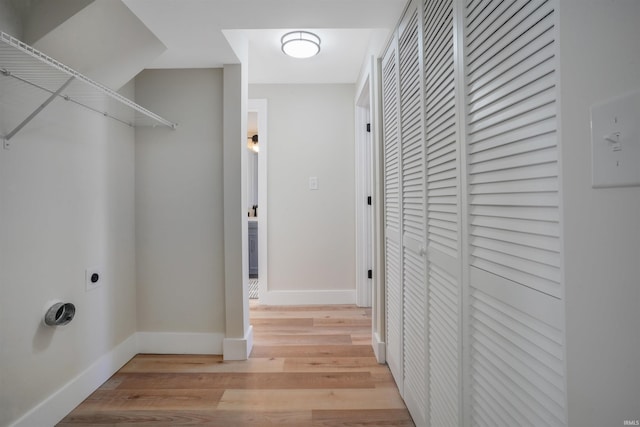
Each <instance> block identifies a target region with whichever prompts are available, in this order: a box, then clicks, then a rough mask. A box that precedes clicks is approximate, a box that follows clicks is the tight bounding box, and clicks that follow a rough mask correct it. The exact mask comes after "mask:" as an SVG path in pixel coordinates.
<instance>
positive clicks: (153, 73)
mask: <svg viewBox="0 0 640 427" xmlns="http://www.w3.org/2000/svg"><path fill="white" fill-rule="evenodd" d="M222 84H223V77H222V70H221V69H198V70H145V71H143V72H142V73H141V74H140V75H138V77H136V102H138V103H140V104H141V105H143V106H145V107H146V108H149V109H151V110H152V111H154V112H155V113H157V114H160V115H161V116H163V117H170V118H171V120H172V121H175V122H177V123H178V124H179V126H178V129H177V130H175V131H172V130H168V129H160V128H156V129H151V128H138V129H136V163H135V166H136V185H135V188H136V214H135V215H136V260H137V281H138V296H139V298H138V330H139V331H143V332H177V333H193V332H196V333H221V334H223V333H224V331H225V312H224V300H225V293H224V228H223V179H222V116H223V112H222V90H223V86H222ZM185 350H186V349H185Z"/></svg>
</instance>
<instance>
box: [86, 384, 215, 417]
mask: <svg viewBox="0 0 640 427" xmlns="http://www.w3.org/2000/svg"><path fill="white" fill-rule="evenodd" d="M223 393H224V390H222V389H218V390H205V389H181V390H171V389H159V388H153V389H148V390H126V389H125V390H122V389H117V390H97V391H96V392H94V393H93V394H91V396H89V397H88V398H87V399H86V400H85V401H84V402H82V403H81V404H80V405H79V406H78V408H77V409H76V411H77V412H78V413H83V412H94V411H97V410H101V411H123V410H124V411H132V410H147V411H148V410H198V409H200V410H207V409H209V410H210V409H214V408H215V407H216V406H217V404H218V401H219V400H220V398H221V397H222V395H223Z"/></svg>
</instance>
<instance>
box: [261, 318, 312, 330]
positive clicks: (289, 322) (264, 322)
mask: <svg viewBox="0 0 640 427" xmlns="http://www.w3.org/2000/svg"><path fill="white" fill-rule="evenodd" d="M313 323H314V319H313V318H312V317H307V318H296V317H292V318H290V319H280V318H270V317H264V318H260V319H258V318H252V319H251V324H252V325H253V326H254V327H256V326H259V330H260V331H263V330H265V327H267V326H284V327H292V326H308V327H311V326H313Z"/></svg>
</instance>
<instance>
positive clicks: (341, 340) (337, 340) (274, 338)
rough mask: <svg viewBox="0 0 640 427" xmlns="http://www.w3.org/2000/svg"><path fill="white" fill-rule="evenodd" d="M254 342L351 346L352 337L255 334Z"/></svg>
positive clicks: (273, 344)
mask: <svg viewBox="0 0 640 427" xmlns="http://www.w3.org/2000/svg"><path fill="white" fill-rule="evenodd" d="M253 340H254V342H255V343H256V344H259V345H272V346H286V345H320V346H324V345H340V344H343V345H351V335H346V334H342V335H319V334H314V335H312V334H306V335H287V334H262V333H259V332H258V333H256V332H254V334H253Z"/></svg>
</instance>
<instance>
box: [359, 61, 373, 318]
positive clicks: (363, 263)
mask: <svg viewBox="0 0 640 427" xmlns="http://www.w3.org/2000/svg"><path fill="white" fill-rule="evenodd" d="M370 74H371V73H370V72H369V73H367V74H366V75H365V76H364V79H365V80H364V82H363V83H362V84H361V85H362V86H363V87H362V89H361V90H360V92H358V93H357V96H356V101H355V141H354V143H355V144H354V145H355V174H356V193H355V224H356V254H355V259H356V304H357V305H358V306H359V307H371V304H372V283H373V281H372V280H371V279H369V278H368V277H367V270H369V269H371V270H372V271H373V259H372V252H373V251H372V248H371V244H372V240H373V239H372V229H371V224H372V216H373V212H372V211H373V206H367V204H366V200H367V196H369V197H372V198H373V192H372V181H373V180H372V175H371V171H372V168H373V157H372V154H373V151H372V145H373V141H372V131H373V129H371V131H370V132H367V130H366V126H367V123H369V124H370V125H371V126H373V125H374V123H373V120H372V118H371V97H372V94H371V89H370V88H371V84H370V79H371V77H370Z"/></svg>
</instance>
